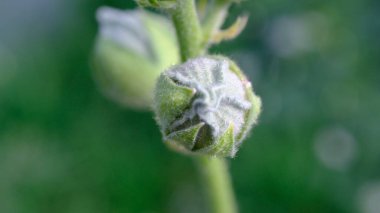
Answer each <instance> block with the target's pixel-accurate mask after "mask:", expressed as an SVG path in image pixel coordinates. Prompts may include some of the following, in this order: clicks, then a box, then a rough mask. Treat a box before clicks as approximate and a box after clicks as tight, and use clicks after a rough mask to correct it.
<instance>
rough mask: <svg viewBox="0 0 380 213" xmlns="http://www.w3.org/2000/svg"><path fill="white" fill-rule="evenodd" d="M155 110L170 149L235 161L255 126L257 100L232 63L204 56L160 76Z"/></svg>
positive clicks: (248, 84)
mask: <svg viewBox="0 0 380 213" xmlns="http://www.w3.org/2000/svg"><path fill="white" fill-rule="evenodd" d="M154 110H155V113H156V120H157V122H158V124H159V126H160V129H161V132H162V134H163V136H164V141H165V143H166V144H167V145H168V146H169V147H171V148H173V149H175V150H177V151H181V152H185V153H192V154H197V153H199V154H206V155H212V156H218V157H234V156H235V154H236V152H237V151H238V148H239V147H240V145H241V144H242V141H243V139H244V138H245V136H246V135H247V133H248V132H249V130H250V129H251V127H252V125H253V124H255V123H256V121H257V118H258V116H259V114H260V110H261V100H260V98H259V97H258V96H256V95H255V94H254V93H253V91H252V86H251V83H250V82H249V81H248V80H247V78H246V77H245V76H244V74H243V73H242V72H241V70H240V69H239V67H238V66H237V65H236V64H235V63H234V62H233V61H231V60H230V59H228V58H225V57H221V56H203V57H199V58H194V59H190V60H188V61H187V62H185V63H184V64H181V65H177V66H174V67H172V68H170V69H168V70H167V71H165V72H163V73H162V74H161V76H160V77H159V79H158V82H157V85H156V90H155V99H154Z"/></svg>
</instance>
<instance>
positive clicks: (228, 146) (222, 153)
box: [197, 123, 235, 157]
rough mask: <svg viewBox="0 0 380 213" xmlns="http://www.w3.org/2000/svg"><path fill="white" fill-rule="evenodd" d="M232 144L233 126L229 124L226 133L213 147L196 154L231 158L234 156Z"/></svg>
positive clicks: (233, 141)
mask: <svg viewBox="0 0 380 213" xmlns="http://www.w3.org/2000/svg"><path fill="white" fill-rule="evenodd" d="M234 143H235V139H234V126H233V124H232V123H231V124H230V125H229V127H228V128H227V130H226V132H225V133H224V134H223V135H222V136H221V137H220V138H219V139H218V140H217V141H216V142H215V143H214V144H213V145H211V146H209V147H206V148H203V149H200V150H198V151H197V152H198V153H203V154H208V155H215V156H218V157H233V156H234V155H235V149H234Z"/></svg>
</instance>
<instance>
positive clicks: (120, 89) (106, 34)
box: [93, 7, 179, 109]
mask: <svg viewBox="0 0 380 213" xmlns="http://www.w3.org/2000/svg"><path fill="white" fill-rule="evenodd" d="M97 20H98V22H99V24H100V27H99V33H98V36H97V39H96V44H95V50H94V61H93V62H94V76H95V79H96V80H97V83H98V85H99V86H100V88H101V90H102V91H103V93H104V94H105V95H106V96H107V97H109V98H111V99H113V100H114V101H116V102H118V103H121V104H122V105H124V106H127V107H133V108H137V109H149V108H150V107H151V105H152V101H153V90H154V85H155V82H156V80H157V77H158V76H159V75H160V73H161V72H162V71H163V70H165V69H167V68H168V67H169V66H171V65H173V64H176V63H178V62H179V56H178V47H177V41H176V37H175V33H174V29H173V27H172V25H171V23H170V21H169V20H168V19H166V18H165V17H163V16H161V15H158V14H154V13H151V12H148V11H144V10H141V9H138V10H126V11H124V10H119V9H114V8H109V7H101V8H99V9H98V11H97Z"/></svg>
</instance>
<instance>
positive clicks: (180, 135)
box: [166, 122, 205, 150]
mask: <svg viewBox="0 0 380 213" xmlns="http://www.w3.org/2000/svg"><path fill="white" fill-rule="evenodd" d="M204 124H205V123H203V122H202V123H199V124H197V125H195V126H191V127H190V128H187V129H185V130H180V131H176V132H173V133H171V134H170V135H168V136H167V137H166V141H167V143H175V145H179V146H182V147H183V148H185V149H186V150H192V149H193V147H194V145H195V142H196V141H195V140H196V138H197V136H198V132H199V130H200V129H201V128H202V127H203V126H204Z"/></svg>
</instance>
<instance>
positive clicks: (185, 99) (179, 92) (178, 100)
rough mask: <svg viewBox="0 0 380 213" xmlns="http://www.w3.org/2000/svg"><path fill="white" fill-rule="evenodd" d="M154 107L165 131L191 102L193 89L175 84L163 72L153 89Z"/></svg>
mask: <svg viewBox="0 0 380 213" xmlns="http://www.w3.org/2000/svg"><path fill="white" fill-rule="evenodd" d="M155 93H156V94H155V101H154V104H155V106H154V108H155V112H156V115H157V119H159V121H160V122H159V123H160V124H161V127H162V128H163V129H162V130H161V131H162V132H164V133H165V132H166V130H167V128H168V127H169V125H170V123H172V122H173V121H174V120H175V118H176V117H178V116H180V115H181V114H182V113H183V111H184V110H185V109H186V108H188V107H189V106H190V104H191V100H192V98H193V96H194V94H195V91H194V90H193V89H191V88H188V87H184V86H180V85H177V84H175V83H174V82H173V80H171V79H170V78H169V77H168V76H166V75H165V74H162V75H161V76H160V77H159V79H158V81H157V86H156V91H155Z"/></svg>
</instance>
